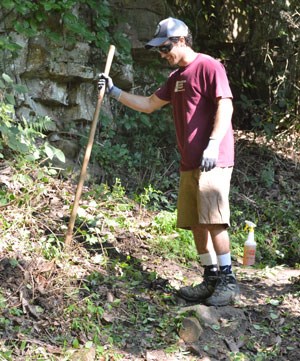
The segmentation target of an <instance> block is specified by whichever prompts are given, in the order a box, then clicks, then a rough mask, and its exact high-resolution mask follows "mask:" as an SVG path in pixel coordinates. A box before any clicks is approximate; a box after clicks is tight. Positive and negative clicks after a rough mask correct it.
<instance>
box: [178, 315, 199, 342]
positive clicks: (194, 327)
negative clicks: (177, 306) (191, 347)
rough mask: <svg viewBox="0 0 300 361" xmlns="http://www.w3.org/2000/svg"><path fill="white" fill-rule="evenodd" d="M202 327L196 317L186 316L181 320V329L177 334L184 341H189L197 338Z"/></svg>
mask: <svg viewBox="0 0 300 361" xmlns="http://www.w3.org/2000/svg"><path fill="white" fill-rule="evenodd" d="M202 332H203V329H202V327H201V325H200V322H199V321H198V319H197V318H196V317H187V318H184V319H183V321H182V326H181V329H180V330H179V336H180V338H182V339H183V340H184V341H185V342H187V343H191V342H195V341H197V340H198V339H199V337H200V335H201V334H202Z"/></svg>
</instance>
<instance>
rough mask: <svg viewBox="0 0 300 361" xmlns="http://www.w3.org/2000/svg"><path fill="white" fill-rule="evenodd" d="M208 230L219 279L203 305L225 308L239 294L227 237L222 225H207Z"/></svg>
mask: <svg viewBox="0 0 300 361" xmlns="http://www.w3.org/2000/svg"><path fill="white" fill-rule="evenodd" d="M208 228H209V232H210V234H211V238H212V243H213V246H214V249H215V251H216V254H217V259H218V265H219V279H218V282H217V284H216V286H215V289H214V292H213V293H212V295H211V296H210V297H208V298H207V299H206V300H205V303H206V304H207V305H209V306H225V305H228V304H229V303H231V302H233V301H234V300H235V298H236V297H237V295H238V294H239V288H238V285H237V282H236V278H235V276H234V274H233V272H232V265H231V255H230V240H229V235H228V232H227V230H226V227H225V226H224V225H209V226H208Z"/></svg>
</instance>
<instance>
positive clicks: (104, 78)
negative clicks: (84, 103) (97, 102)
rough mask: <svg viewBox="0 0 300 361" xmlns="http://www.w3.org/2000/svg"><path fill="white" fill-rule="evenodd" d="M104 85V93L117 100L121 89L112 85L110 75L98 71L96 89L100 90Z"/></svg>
mask: <svg viewBox="0 0 300 361" xmlns="http://www.w3.org/2000/svg"><path fill="white" fill-rule="evenodd" d="M104 86H106V90H105V92H106V94H108V95H109V96H111V97H112V98H115V99H117V100H119V98H120V95H121V92H122V90H121V89H119V88H118V87H116V86H115V85H114V83H113V81H112V78H111V77H110V76H108V75H106V74H104V73H100V74H99V75H98V90H101V89H102V88H103V87H104Z"/></svg>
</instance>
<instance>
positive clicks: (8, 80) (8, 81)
mask: <svg viewBox="0 0 300 361" xmlns="http://www.w3.org/2000/svg"><path fill="white" fill-rule="evenodd" d="M2 78H3V79H4V80H5V81H6V83H10V84H11V83H13V80H12V78H11V77H10V76H9V75H7V74H5V73H3V74H2Z"/></svg>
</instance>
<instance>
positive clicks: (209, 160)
mask: <svg viewBox="0 0 300 361" xmlns="http://www.w3.org/2000/svg"><path fill="white" fill-rule="evenodd" d="M218 155H219V142H218V140H217V139H210V140H209V142H208V145H207V147H206V149H205V150H204V152H203V156H202V162H201V167H200V168H201V170H202V171H206V172H208V171H210V170H211V169H213V168H215V166H216V165H217V160H218Z"/></svg>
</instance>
